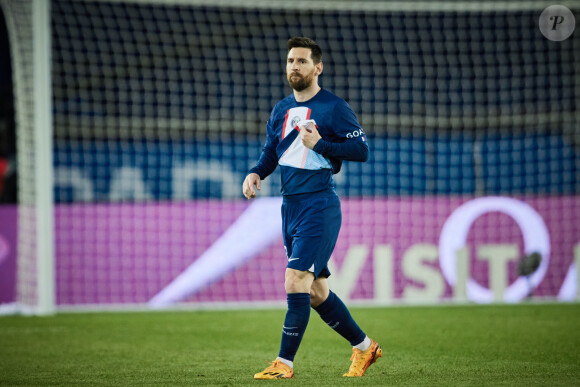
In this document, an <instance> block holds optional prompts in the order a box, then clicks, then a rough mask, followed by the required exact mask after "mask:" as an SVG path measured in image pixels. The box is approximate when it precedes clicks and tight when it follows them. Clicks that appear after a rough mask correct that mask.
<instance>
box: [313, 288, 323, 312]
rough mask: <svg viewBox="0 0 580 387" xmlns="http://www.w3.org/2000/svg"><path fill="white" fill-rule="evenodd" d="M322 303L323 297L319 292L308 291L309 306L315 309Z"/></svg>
mask: <svg viewBox="0 0 580 387" xmlns="http://www.w3.org/2000/svg"><path fill="white" fill-rule="evenodd" d="M323 301H324V299H323V295H322V294H321V293H320V292H319V291H317V290H315V289H311V290H310V306H312V307H313V308H316V307H317V306H318V305H320V304H322V302H323Z"/></svg>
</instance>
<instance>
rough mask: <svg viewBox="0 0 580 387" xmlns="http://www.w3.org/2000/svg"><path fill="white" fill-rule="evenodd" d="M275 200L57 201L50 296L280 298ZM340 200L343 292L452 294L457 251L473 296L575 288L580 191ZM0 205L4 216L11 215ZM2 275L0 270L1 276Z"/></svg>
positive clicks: (570, 292)
mask: <svg viewBox="0 0 580 387" xmlns="http://www.w3.org/2000/svg"><path fill="white" fill-rule="evenodd" d="M280 203H281V199H280V198H263V199H257V200H254V201H251V202H247V201H218V200H215V201H212V200H208V201H196V202H183V203H143V204H75V205H59V206H57V207H56V209H55V223H56V230H55V238H56V240H55V250H56V251H55V254H56V257H55V261H56V289H57V303H58V304H59V305H70V306H75V305H79V306H80V305H108V304H145V303H148V304H149V305H150V306H151V307H165V306H169V305H171V304H174V303H182V302H194V303H221V302H233V303H235V302H256V303H261V302H269V301H283V300H284V299H285V294H284V286H283V283H284V269H285V267H286V262H287V258H286V256H285V252H284V246H283V244H282V238H281V231H280V227H281V221H280ZM342 211H343V223H342V229H341V232H340V236H339V240H338V243H337V245H336V248H335V251H334V254H333V257H332V259H331V263H330V270H331V272H332V273H333V274H332V276H331V277H330V279H329V282H330V284H331V287H332V288H333V289H335V290H336V291H337V293H339V294H340V295H341V296H342V297H344V298H346V299H350V300H360V301H367V302H370V303H385V304H388V303H391V302H429V303H438V302H441V301H446V300H449V299H452V298H453V297H454V290H453V286H452V285H453V284H454V283H455V282H456V280H457V279H458V278H461V277H460V275H459V274H458V272H457V270H456V268H457V262H458V261H457V256H458V252H459V251H463V252H464V253H463V254H464V255H463V256H464V257H467V268H468V269H467V270H468V282H469V283H468V284H467V296H468V298H469V299H470V300H472V301H476V302H489V301H492V300H494V299H493V297H494V294H495V295H496V296H497V289H500V290H501V291H502V292H503V294H504V297H503V300H504V301H508V302H517V301H520V300H522V299H524V298H525V297H526V296H528V295H529V294H533V296H534V297H547V298H560V299H562V300H568V299H574V298H575V297H576V294H577V285H576V284H577V269H576V266H575V259H576V260H578V255H579V251H580V249H579V248H578V246H579V243H580V222H579V220H580V198H578V197H541V198H536V197H534V198H507V197H484V198H469V197H467V198H466V197H457V198H454V197H418V198H414V197H410V198H377V199H374V198H372V199H343V200H342ZM2 215H3V218H2V219H3V224H6V223H5V221H4V220H5V219H9V218H6V217H5V216H6V215H5V214H4V213H2ZM0 232H3V233H4V234H2V235H6V231H2V230H1V229H0ZM4 238H6V237H5V236H4ZM532 253H537V254H539V256H540V257H541V262H540V265H539V267H538V268H537V270H536V271H535V272H534V273H533V274H531V275H529V276H528V277H521V276H519V275H518V264H519V262H520V260H521V257H523V256H525V255H530V254H532ZM12 261H13V259H12ZM0 264H2V263H1V262H0ZM9 275H10V274H9V271H4V270H3V272H2V282H4V281H6V276H9ZM12 275H13V273H12ZM2 292H4V293H5V292H6V290H4V288H2ZM494 292H495V293H494ZM0 296H4V295H0Z"/></svg>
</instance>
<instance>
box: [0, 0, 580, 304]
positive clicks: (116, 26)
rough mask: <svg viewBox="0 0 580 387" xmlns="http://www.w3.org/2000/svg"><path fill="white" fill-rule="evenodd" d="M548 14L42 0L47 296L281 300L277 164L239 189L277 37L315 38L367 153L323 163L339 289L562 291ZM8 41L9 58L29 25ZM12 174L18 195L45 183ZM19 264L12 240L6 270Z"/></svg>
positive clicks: (577, 77)
mask: <svg viewBox="0 0 580 387" xmlns="http://www.w3.org/2000/svg"><path fill="white" fill-rule="evenodd" d="M14 3H16V2H10V1H7V0H4V1H2V2H1V3H0V4H2V5H3V11H4V13H5V14H7V15H8V17H7V20H8V19H10V18H16V17H19V15H20V16H22V15H21V14H20V13H18V12H19V11H18V10H17V9H16V8H17V7H15V6H14ZM24 3H26V2H24ZM549 5H551V4H550V3H547V2H545V1H538V2H536V1H527V2H509V1H505V2H488V3H485V4H484V3H482V2H469V1H463V2H462V1H458V2H455V1H453V2H451V1H443V2H419V3H414V2H407V3H401V2H374V1H363V2H346V1H298V2H293V3H287V4H286V3H283V2H276V1H269V2H266V1H260V0H253V1H246V2H241V1H240V2H238V1H227V0H220V1H196V0H191V1H187V0H174V1H166V2H161V1H147V0H142V1H136V0H135V1H134V0H132V1H79V0H53V1H51V2H50V20H51V25H50V27H51V28H50V39H51V41H52V44H51V51H50V53H51V61H50V64H51V81H52V99H51V105H52V115H53V117H52V118H51V120H52V121H51V122H52V126H53V135H52V141H53V145H52V165H53V167H54V172H53V173H54V179H53V193H54V200H53V203H54V238H53V240H54V276H53V278H54V294H55V305H56V306H57V307H58V308H59V309H66V308H78V307H94V308H110V307H114V306H117V305H129V304H130V305H149V306H151V307H165V306H175V305H183V304H185V305H188V306H194V305H195V306H205V305H210V306H223V307H227V306H232V305H234V306H240V305H242V306H245V305H265V304H269V303H272V304H279V303H280V302H281V301H283V300H284V299H285V296H284V286H283V282H284V268H285V266H286V257H285V253H284V248H283V243H282V239H281V231H280V222H281V220H280V209H279V205H280V197H279V195H280V194H279V192H280V176H279V173H278V172H275V173H274V174H273V175H272V176H270V177H268V178H267V179H266V180H265V181H264V182H263V184H262V190H261V192H260V193H259V199H257V200H255V201H252V202H248V201H246V200H245V199H243V197H242V194H241V184H242V181H243V179H244V177H245V175H246V173H247V171H248V169H249V168H251V167H252V166H253V165H254V164H255V162H256V161H257V159H258V157H259V155H260V152H261V148H262V146H263V143H264V141H265V122H266V121H267V119H268V117H269V114H270V112H271V109H272V107H273V106H274V105H275V103H276V102H277V101H278V100H280V99H282V98H284V97H285V96H286V95H288V94H290V93H291V90H290V88H289V87H288V85H287V82H286V80H285V76H284V63H285V56H286V41H287V39H288V38H289V37H292V36H295V35H305V36H309V37H312V38H313V39H315V40H316V41H317V42H318V43H319V44H320V45H321V47H322V50H323V61H324V63H325V69H324V73H323V75H322V76H321V78H320V82H321V85H322V86H323V87H324V88H327V89H329V90H330V91H332V92H334V93H335V94H337V95H338V96H340V97H342V98H344V99H345V100H346V101H347V102H348V103H349V104H350V106H351V107H352V108H353V110H354V111H355V112H356V113H357V116H358V118H359V121H360V122H361V124H362V127H363V128H364V130H365V132H366V134H367V136H368V141H369V144H370V148H371V157H370V160H369V161H368V162H367V163H354V162H346V163H345V164H344V166H343V170H342V171H341V172H340V173H339V174H338V175H336V176H335V181H336V185H337V192H338V194H339V196H340V197H341V199H342V211H343V223H342V228H341V233H340V237H339V241H338V243H337V246H336V249H335V251H334V254H333V258H332V260H331V267H330V269H331V272H332V273H333V274H332V276H331V277H330V283H331V286H332V287H333V289H335V290H336V292H337V293H339V294H340V295H341V296H342V297H343V298H345V299H346V300H349V302H359V303H367V304H374V305H383V304H384V305H386V304H392V303H417V302H420V303H440V302H448V301H458V302H459V301H461V302H465V301H471V302H520V301H523V300H526V299H529V298H532V299H560V300H566V301H570V300H576V299H577V296H578V285H577V281H578V267H579V266H578V263H579V261H580V197H579V192H580V179H579V177H580V176H579V174H580V169H579V168H580V158H579V152H580V120H579V118H580V115H579V112H578V106H579V104H580V103H579V98H580V68H579V66H578V64H579V63H580V58H579V57H578V55H579V53H580V39H579V37H578V31H575V32H574V33H572V34H571V35H570V36H569V37H568V38H566V39H564V40H561V41H554V40H550V39H548V38H546V37H545V36H544V35H543V34H542V31H541V30H540V28H539V20H540V15H541V14H542V11H543V10H544V9H545V8H546V7H548V6H549ZM566 5H567V7H568V8H569V9H570V10H571V11H572V13H573V14H575V15H577V17H580V16H578V15H580V13H579V11H580V4H579V2H572V1H571V2H566ZM566 22H568V20H566ZM560 24H563V22H562V23H559V24H558V25H554V27H555V28H559V27H560ZM8 27H9V34H16V33H17V31H19V28H21V26H19V25H10V24H9V23H8ZM14 28H16V29H15V30H13V29H14ZM11 38H12V39H11V55H12V62H13V63H14V64H15V66H14V67H16V66H18V65H21V66H22V69H23V71H25V70H26V66H31V64H30V60H31V58H32V52H33V51H31V50H32V46H31V39H32V36H27V35H23V36H20V35H13V36H11ZM15 88H16V90H18V93H17V94H18V95H19V96H22V97H21V98H24V100H26V98H28V99H29V101H30V103H31V106H32V105H34V103H37V102H38V101H36V100H34V95H33V94H30V90H29V87H28V85H27V84H26V83H24V84H22V83H20V84H18V83H16V84H15ZM19 98H20V97H19ZM24 100H23V101H24ZM27 108H28V107H27V105H26V104H24V103H23V104H19V105H18V109H19V111H18V112H17V114H18V117H19V118H20V117H21V115H25V114H26V113H25V111H26V109H27ZM17 128H18V133H19V134H21V135H23V136H27V135H32V132H31V130H32V128H31V127H30V126H28V125H27V124H26V121H22V120H19V121H18V123H17ZM31 141H33V140H31ZM19 145H20V147H19V149H18V151H19V153H20V154H22V152H27V151H28V150H27V149H33V148H26V144H24V143H20V142H19ZM30 169H32V167H30V166H28V165H26V164H25V163H20V164H19V173H21V174H27V173H28V171H29V170H30ZM20 182H21V184H20V190H21V195H20V197H21V198H22V197H23V195H25V194H30V195H33V196H34V195H36V196H38V195H41V193H39V192H37V191H35V190H34V188H33V187H34V186H33V185H30V184H27V183H26V182H23V181H22V180H20ZM23 204H24V203H22V202H21V203H20V205H19V219H25V218H26V217H27V215H26V213H25V210H23ZM32 222H33V223H34V220H32ZM23 227H25V228H26V227H32V228H33V229H35V230H38V228H34V227H33V226H21V227H20V229H19V232H20V238H21V239H22V238H34V237H38V235H36V236H35V235H34V234H33V235H30V234H26V233H27V231H26V230H24V229H23ZM23 233H25V234H26V236H23ZM37 259H38V255H37V254H33V253H30V252H28V251H27V250H26V249H25V248H21V246H20V245H19V252H18V258H17V261H18V264H19V265H26V264H34V262H35V260H37ZM19 275H20V274H19ZM25 278H26V277H25ZM27 281H30V280H29V279H27Z"/></svg>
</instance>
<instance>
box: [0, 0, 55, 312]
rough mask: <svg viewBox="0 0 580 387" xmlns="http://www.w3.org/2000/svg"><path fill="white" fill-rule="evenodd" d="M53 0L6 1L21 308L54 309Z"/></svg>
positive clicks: (47, 310)
mask: <svg viewBox="0 0 580 387" xmlns="http://www.w3.org/2000/svg"><path fill="white" fill-rule="evenodd" d="M50 4H51V2H50V1H44V0H23V1H10V0H2V1H1V2H0V5H1V6H2V11H3V13H4V18H5V20H6V24H7V27H8V35H9V42H10V47H11V52H10V54H11V59H12V69H13V77H12V79H13V85H14V99H15V104H14V105H15V122H16V128H17V129H16V139H17V140H16V141H17V147H16V149H17V159H16V160H17V166H18V187H19V191H18V218H17V219H18V221H17V222H18V244H17V251H18V258H17V265H16V300H15V307H16V311H18V312H20V313H25V314H39V315H46V314H52V313H54V312H55V270H54V199H53V189H54V183H53V146H52V144H53V141H52V139H53V127H52V123H53V119H52V90H51V79H52V78H51V69H52V64H51V27H50V20H51V18H50Z"/></svg>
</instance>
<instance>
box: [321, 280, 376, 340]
mask: <svg viewBox="0 0 580 387" xmlns="http://www.w3.org/2000/svg"><path fill="white" fill-rule="evenodd" d="M314 310H315V311H317V312H318V314H319V315H320V318H322V321H324V322H325V323H326V324H328V325H329V326H330V327H331V328H332V329H334V330H335V331H336V332H337V333H338V334H340V335H341V336H342V337H344V338H345V339H347V340H348V342H349V343H350V345H352V346H353V347H354V346H355V345H358V344H360V343H361V342H362V341H363V340H364V339H365V337H366V335H365V333H364V332H363V331H362V329H360V328H359V326H358V325H357V324H356V322H355V321H354V319H353V318H352V316H351V315H350V312H349V311H348V309H347V308H346V305H344V303H343V302H342V300H341V299H340V298H339V297H338V296H337V295H336V294H334V293H333V292H332V291H331V292H330V293H329V294H328V298H327V299H326V300H325V301H324V302H323V303H322V304H320V305H318V306H317V307H316V308H314Z"/></svg>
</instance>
